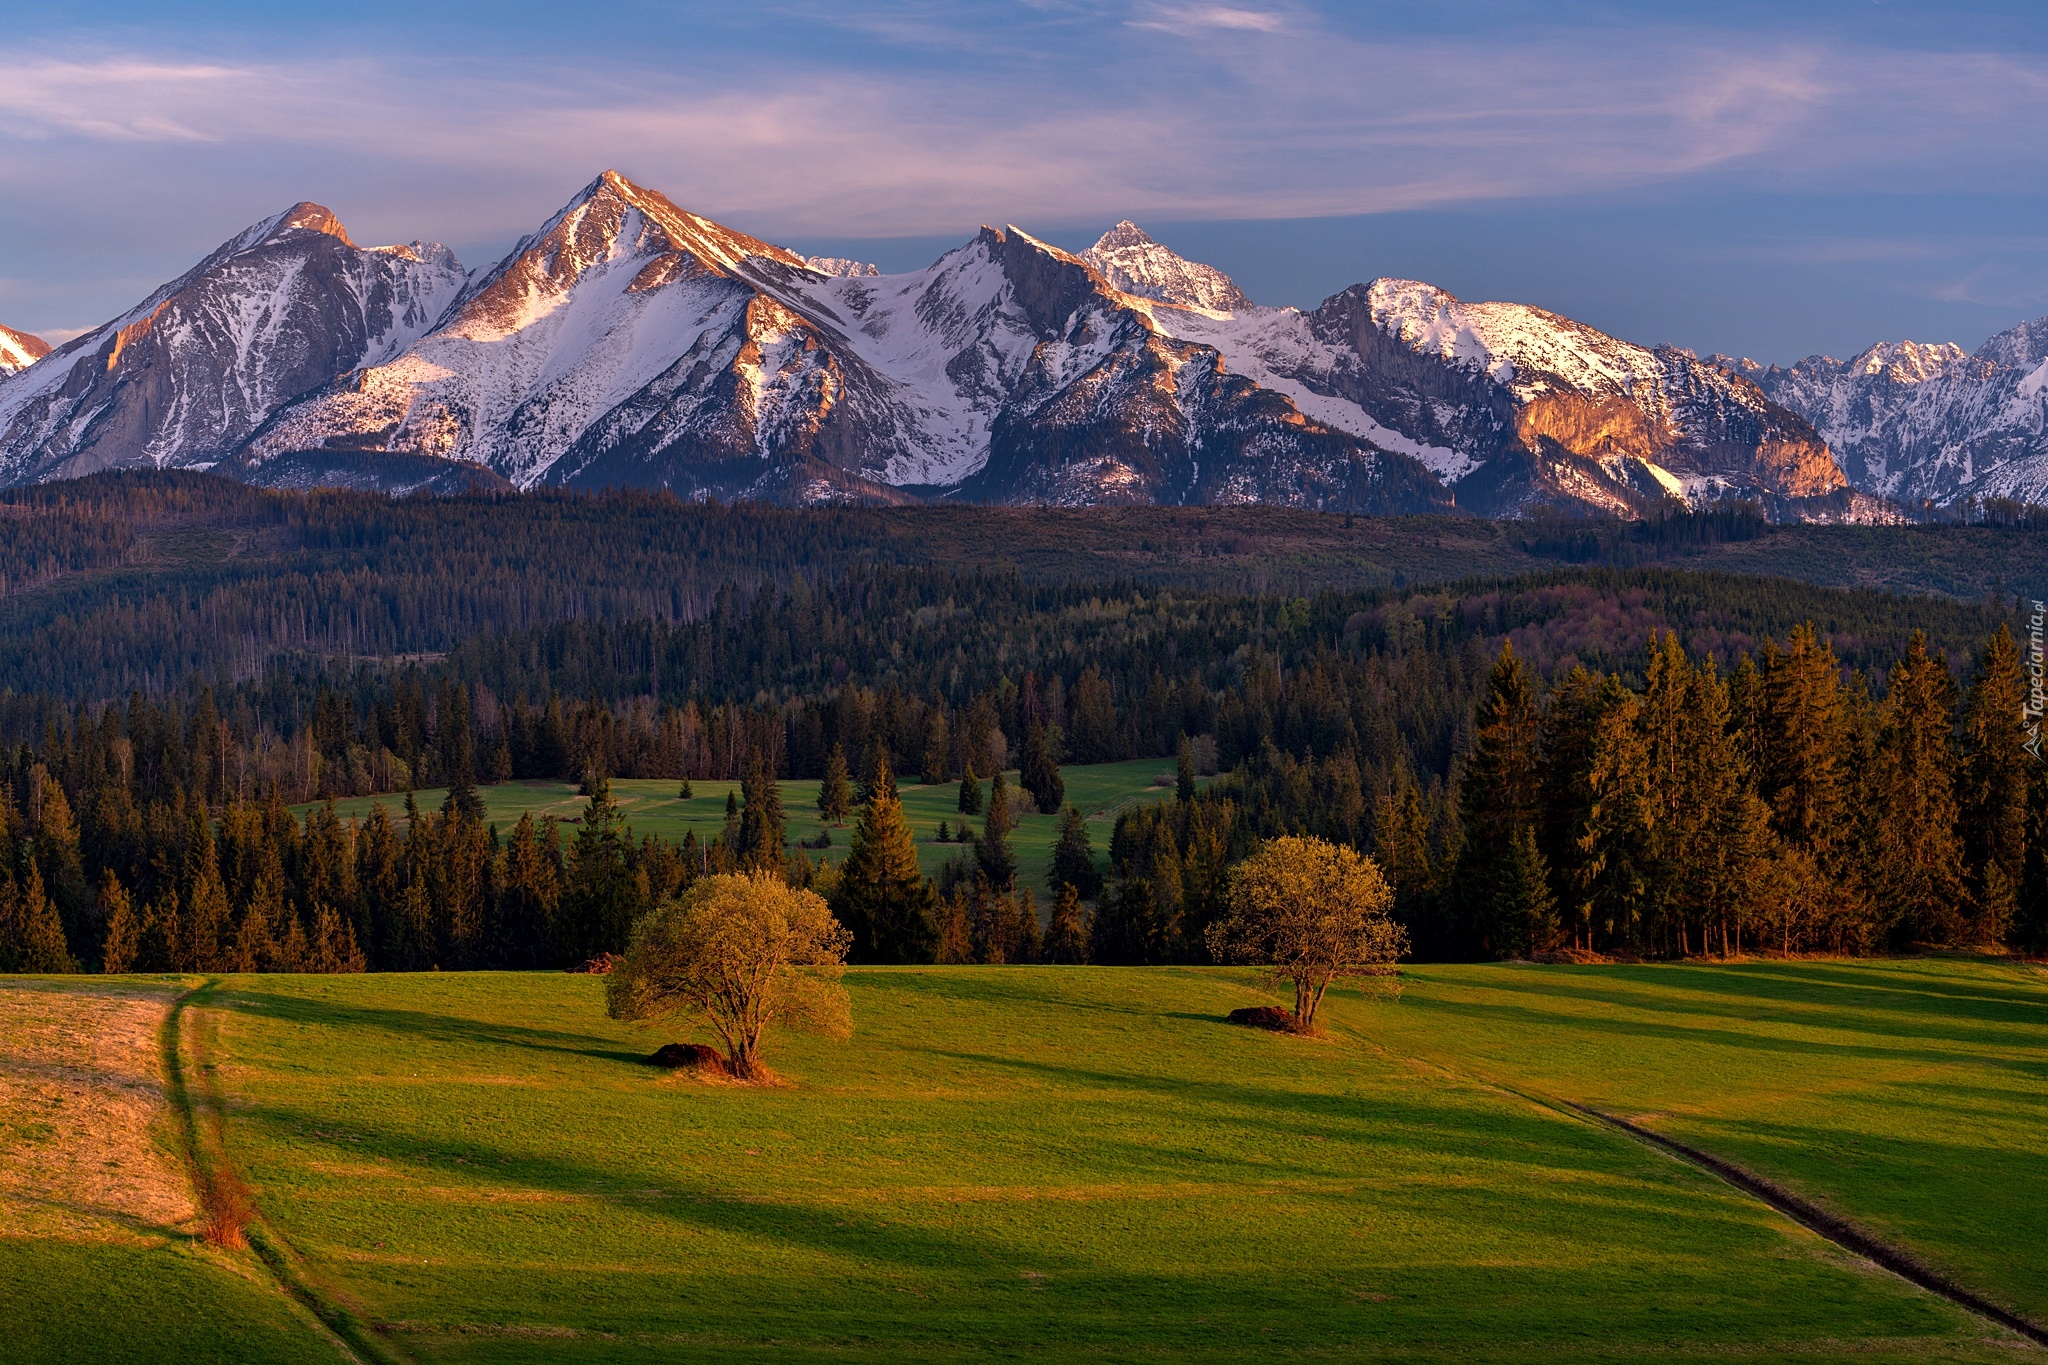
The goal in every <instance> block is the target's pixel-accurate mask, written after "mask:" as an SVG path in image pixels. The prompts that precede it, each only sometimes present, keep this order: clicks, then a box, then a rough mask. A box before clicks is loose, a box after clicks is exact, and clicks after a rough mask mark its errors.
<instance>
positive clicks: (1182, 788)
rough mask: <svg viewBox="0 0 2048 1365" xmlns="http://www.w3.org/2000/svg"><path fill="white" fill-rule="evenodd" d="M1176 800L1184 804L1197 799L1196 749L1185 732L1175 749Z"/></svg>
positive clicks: (1174, 787) (1174, 788) (1174, 793)
mask: <svg viewBox="0 0 2048 1365" xmlns="http://www.w3.org/2000/svg"><path fill="white" fill-rule="evenodd" d="M1173 767H1174V783H1173V795H1174V799H1175V800H1177V801H1181V802H1183V803H1185V802H1189V801H1192V800H1194V799H1195V749H1194V746H1193V745H1192V744H1190V743H1188V737H1187V734H1186V732H1185V731H1183V732H1182V734H1181V737H1180V743H1179V744H1178V745H1176V746H1175V748H1174V763H1173Z"/></svg>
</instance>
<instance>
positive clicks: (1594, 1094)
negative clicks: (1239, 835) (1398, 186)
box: [0, 960, 2048, 1362]
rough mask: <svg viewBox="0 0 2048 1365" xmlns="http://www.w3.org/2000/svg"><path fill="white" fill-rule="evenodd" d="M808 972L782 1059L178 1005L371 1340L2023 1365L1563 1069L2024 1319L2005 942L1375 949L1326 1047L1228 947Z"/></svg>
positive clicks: (516, 994) (545, 1351)
mask: <svg viewBox="0 0 2048 1365" xmlns="http://www.w3.org/2000/svg"><path fill="white" fill-rule="evenodd" d="M846 980H847V985H848V989H849V992H850V994H851V996H852V999H853V1007H854V1013H855V1018H856V1028H857V1031H856V1033H855V1035H854V1037H853V1038H852V1039H851V1040H850V1041H846V1042H832V1041H827V1040H821V1039H815V1038H809V1037H804V1036H801V1035H783V1036H779V1037H777V1038H776V1039H775V1040H774V1041H773V1042H772V1044H771V1047H770V1052H769V1061H770V1062H771V1064H772V1065H773V1066H774V1067H775V1068H776V1069H777V1070H778V1071H779V1072H780V1073H782V1074H783V1075H784V1076H785V1077H787V1078H788V1079H789V1081H790V1082H791V1084H790V1085H789V1086H787V1087H785V1088H747V1087H735V1086H720V1085H712V1084H706V1083H702V1082H698V1081H694V1080H690V1079H687V1078H685V1077H681V1076H676V1075H670V1074H668V1073H664V1072H661V1071H658V1070H656V1069H654V1068H651V1067H649V1066H647V1065H646V1064H645V1063H644V1062H642V1061H641V1060H640V1059H641V1057H642V1056H643V1055H644V1054H646V1053H647V1052H649V1051H651V1050H652V1049H653V1047H654V1046H655V1045H656V1044H657V1043H659V1042H661V1041H663V1040H666V1039H668V1038H672V1037H680V1036H687V1033H686V1031H685V1030H681V1029H657V1030H653V1031H648V1030H642V1029H637V1028H631V1027H627V1026H623V1025H617V1024H613V1023H611V1022H609V1021H608V1020H607V1019H606V1018H605V1017H604V1013H603V1009H602V1003H601V995H602V982H601V981H600V980H598V979H596V978H592V977H587V976H574V975H569V974H552V973H550V974H530V975H516V974H493V973H478V974H435V973H427V974H416V975H409V976H376V975H373V976H356V977H348V976H334V977H313V976H307V977H282V976H271V977H230V978H222V979H219V980H217V981H214V982H212V983H210V984H208V985H206V986H205V987H204V988H203V989H201V991H200V992H199V993H198V994H197V995H196V996H194V997H193V998H192V1000H191V1005H190V1008H188V1011H187V1017H188V1019H190V1020H193V1021H194V1022H195V1025H196V1029H195V1036H197V1037H200V1038H203V1039H204V1040H205V1046H206V1051H207V1056H206V1064H207V1065H208V1066H210V1067H211V1070H209V1071H207V1072H206V1074H207V1076H208V1077H209V1078H210V1084H212V1085H213V1086H215V1087H217V1089H218V1093H219V1094H220V1095H221V1096H223V1097H224V1100H225V1106H226V1115H227V1117H226V1126H225V1146H226V1151H227V1153H228V1156H229V1158H230V1159H231V1160H232V1161H233V1163H234V1164H235V1166H236V1168H237V1169H239V1171H240V1172H241V1173H242V1175H243V1178H244V1179H245V1180H246V1181H247V1183H248V1186H249V1189H250V1191H251V1193H252V1197H253V1199H254V1201H255V1204H256V1206H257V1207H258V1209H259V1210H260V1213H261V1216H262V1219H263V1220H264V1221H263V1225H262V1226H263V1227H264V1228H265V1229H266V1230H267V1236H268V1237H270V1238H271V1239H272V1240H273V1241H274V1242H275V1243H276V1244H277V1245H278V1246H279V1247H281V1248H283V1249H284V1251H285V1254H286V1255H287V1256H288V1257H289V1260H290V1264H291V1267H292V1273H293V1274H294V1275H295V1276H296V1277H297V1278H298V1279H299V1280H300V1281H301V1282H302V1283H303V1285H304V1286H305V1287H306V1288H307V1289H308V1290H309V1291H310V1292H311V1293H312V1294H313V1295H315V1296H316V1297H317V1299H318V1301H320V1302H321V1303H323V1304H325V1305H327V1307H328V1309H329V1311H330V1312H333V1313H339V1314H342V1315H345V1316H346V1318H347V1320H348V1321H350V1322H352V1323H355V1324H358V1325H359V1326H360V1328H361V1331H362V1333H363V1338H364V1340H365V1341H366V1342H367V1343H368V1344H367V1347H366V1348H365V1349H366V1350H368V1351H369V1352H371V1353H372V1354H382V1355H385V1356H387V1357H388V1358H390V1359H393V1360H401V1359H404V1360H414V1361H420V1362H429V1361H434V1362H438V1361H449V1362H455V1361H463V1362H515V1361H521V1362H523V1361H572V1362H573V1361H582V1360H593V1361H595V1360H606V1361H617V1360H632V1361H700V1360H721V1361H723V1360H731V1361H756V1360H758V1361H768V1360H777V1361H806V1360H819V1361H828V1360H832V1361H836V1360H888V1361H954V1360H984V1359H1007V1358H1017V1357H1025V1356H1031V1357H1038V1358H1047V1359H1055V1360H1066V1359H1080V1360H1103V1361H1124V1360H1162V1361H1164V1360H1215V1361H1236V1360H1251V1359H1283V1358H1287V1359H1294V1358H1308V1359H1345V1360H1353V1359H1369V1360H1415V1361H1452V1360H1455V1361H1471V1360H1481V1361H1518V1362H1525V1361H1538V1362H1540V1361H1584V1360H1644V1359H1659V1360H1662V1359H1693V1358H1698V1357H1703V1356H1706V1357H1727V1358H1731V1359H1740V1360H1782V1359H1805V1360H1834V1359H1855V1360H1858V1361H1931V1360H2012V1359H2030V1358H2034V1353H2035V1348H2033V1347H2031V1346H2028V1345H2026V1344H2024V1343H2022V1342H2019V1341H2018V1339H2017V1338H2014V1337H2012V1336H2010V1335H2009V1334H2005V1333H2003V1332H2001V1331H2000V1330H1999V1329H1997V1328H1995V1327H1992V1326H1990V1325H1988V1324H1986V1323H1984V1322H1983V1321H1981V1320H1979V1319H1976V1318H1974V1317H1971V1316H1970V1315H1968V1314H1966V1313H1964V1312H1962V1311H1961V1310H1959V1309H1956V1308H1954V1307H1952V1306H1950V1305H1949V1304H1947V1303H1946V1302H1944V1301H1942V1300H1940V1299H1938V1298H1935V1297H1934V1296H1932V1295H1929V1294H1927V1293H1924V1292H1922V1291H1920V1290H1917V1289H1915V1288H1913V1287H1911V1286H1909V1285H1907V1284H1905V1283H1904V1282H1903V1281H1900V1280H1898V1279H1895V1278H1894V1277H1892V1276H1890V1275H1888V1274H1885V1273H1883V1272H1880V1271H1878V1270H1876V1269H1875V1268H1873V1267H1871V1266H1869V1265H1868V1264H1866V1263H1864V1262H1862V1261H1860V1260H1857V1259H1856V1258H1853V1257H1851V1256H1849V1255H1847V1254H1845V1253H1843V1252H1841V1251H1839V1250H1837V1249H1836V1248H1834V1247H1832V1246H1831V1245H1829V1244H1828V1243H1826V1242H1824V1241H1822V1240H1821V1239H1820V1238H1818V1237H1816V1236H1815V1235H1813V1234H1811V1233H1808V1232H1806V1231H1805V1230H1803V1229H1801V1228H1799V1227H1797V1226H1796V1225H1794V1224H1792V1223H1790V1222H1789V1221H1787V1220H1786V1219H1784V1218H1782V1217H1780V1216H1779V1215H1778V1214H1776V1213H1774V1212H1773V1211H1771V1210H1770V1209H1768V1208H1766V1207H1764V1206H1762V1205H1761V1204H1759V1203H1757V1202H1755V1201H1754V1200H1752V1199H1750V1198H1748V1197H1746V1196H1744V1195H1741V1194H1739V1193H1738V1192H1736V1191H1734V1190H1732V1189H1731V1188H1729V1187H1727V1186H1726V1185H1724V1184H1722V1183H1721V1182H1719V1181H1717V1180H1716V1179H1714V1178H1712V1177H1710V1176H1708V1175H1706V1174H1704V1173H1702V1172H1700V1171H1697V1170H1695V1169H1694V1168H1692V1167H1691V1166H1688V1165H1686V1164H1683V1163H1681V1162H1678V1161H1676V1160H1673V1159H1671V1158H1669V1157H1667V1156H1664V1155H1662V1154H1660V1153H1659V1152H1657V1151H1655V1150H1653V1149H1651V1148H1649V1147H1648V1146H1646V1145H1644V1144H1642V1143H1640V1142H1638V1141H1637V1140H1635V1139H1632V1138H1630V1137H1628V1136H1626V1135H1624V1134H1621V1133H1619V1132H1616V1131H1614V1130H1612V1129H1609V1128H1607V1127H1605V1126H1602V1125H1599V1124H1597V1123H1594V1122H1591V1121H1589V1120H1587V1119H1585V1118H1583V1117H1581V1116H1579V1115H1576V1114H1574V1113H1573V1112H1572V1111H1570V1110H1569V1109H1568V1108H1567V1107H1566V1105H1565V1102H1566V1101H1572V1102H1577V1103H1581V1104H1586V1105H1590V1106H1593V1107H1595V1108H1600V1109H1602V1110H1604V1111H1606V1112H1610V1113H1616V1114H1620V1115H1623V1116H1625V1117H1629V1118H1632V1119H1635V1120H1637V1121H1639V1122H1642V1123H1644V1124H1646V1125H1648V1126H1650V1127H1653V1128H1656V1129H1658V1130H1660V1131H1665V1132H1668V1133H1670V1134H1672V1135H1673V1136H1678V1137H1681V1138H1683V1139H1684V1140H1685V1141H1688V1142H1690V1143H1693V1144H1694V1145H1697V1146H1700V1147H1703V1148H1706V1149H1708V1150H1711V1151H1714V1152H1716V1153H1717V1154H1720V1155H1723V1156H1726V1157H1728V1158H1730V1159H1733V1160H1736V1161H1738V1162H1740V1163H1742V1164H1744V1165H1746V1166H1750V1167H1752V1168H1754V1169H1756V1170H1758V1171H1760V1172H1763V1173H1765V1174H1768V1175H1770V1176H1772V1177H1773V1178H1775V1179H1778V1180H1780V1181H1782V1182H1783V1183H1785V1184H1787V1185H1791V1186H1793V1187H1795V1188H1797V1189H1798V1190H1799V1191H1801V1192H1802V1193H1805V1194H1807V1195H1809V1196H1810V1197H1812V1198H1815V1199H1816V1200H1819V1201H1821V1202H1823V1203H1825V1204H1827V1205H1828V1206H1830V1207H1831V1208H1833V1209H1835V1210H1837V1211H1839V1212H1842V1213H1844V1214H1846V1215H1848V1216H1850V1217H1852V1218H1854V1219H1855V1220H1857V1221H1858V1222H1860V1223H1862V1224H1864V1225H1865V1226H1866V1227H1869V1228H1872V1229H1876V1230H1879V1231H1881V1232H1882V1233H1883V1234H1884V1235H1885V1236H1886V1237H1888V1238H1890V1239H1892V1240H1894V1241H1897V1242H1899V1243H1901V1244H1904V1245H1906V1246H1908V1247H1910V1248H1911V1249H1913V1250H1914V1251H1916V1252H1918V1253H1919V1254H1920V1255H1921V1256H1922V1257H1923V1259H1925V1260H1927V1261H1929V1262H1931V1263H1933V1264H1935V1265H1936V1266H1938V1267H1940V1268H1942V1269H1944V1270H1946V1271H1948V1272H1949V1273H1950V1274H1952V1275H1953V1276H1955V1277H1956V1278H1958V1279H1959V1280H1962V1281H1964V1282H1966V1283H1968V1284H1969V1285H1970V1286H1971V1287H1973V1288H1975V1289H1977V1290H1979V1291H1981V1292H1983V1293H1985V1294H1987V1295H1989V1296H1990V1297H1992V1298H1994V1299H1996V1300H1999V1301H2001V1302H2004V1303H2006V1304H2008V1305H2009V1306H2011V1307H2014V1308H2018V1309H2020V1310H2022V1311H2024V1312H2030V1313H2034V1314H2040V1313H2042V1312H2043V1311H2044V1309H2048V1291H2044V1286H2048V1209H2044V1205H2043V1201H2042V1198H2041V1196H2042V1194H2043V1193H2044V1192H2048V1153H2044V1150H2043V1144H2042V1142H2041V1140H2040V1135H2041V1134H2042V1132H2043V1131H2044V1127H2043V1120H2044V1119H2048V976H2044V975H2043V973H2042V972H2041V971H2040V970H2039V969H2037V968H2033V967H2027V966H2023V965H2007V964H2002V963H1996V962H1985V961H1963V960H1953V961H1949V960H1920V961H1902V962H1852V963H1844V962H1757V963H1751V964H1738V965H1730V966H1711V967H1707V966H1703V967H1688V966H1658V967H1644V968H1615V967H1530V966H1517V965H1507V964H1488V965H1476V966H1422V967H1416V968H1412V969H1410V970H1409V972H1408V974H1407V988H1406V990H1405V992H1404V994H1403V995H1402V997H1401V998H1400V999H1399V1000H1398V1001H1384V1000H1371V999H1366V998H1364V997H1362V996H1359V995H1356V994H1352V993H1348V992H1346V993H1338V994H1333V996H1332V999H1331V1002H1330V1003H1329V1004H1328V1005H1327V1006H1326V1011H1327V1013H1328V1016H1329V1017H1328V1019H1327V1023H1328V1025H1329V1029H1330V1036H1329V1037H1328V1038H1327V1039H1325V1040H1304V1039H1298V1038H1291V1037H1283V1036H1276V1035H1269V1034H1263V1033H1257V1032H1252V1031H1248V1030H1243V1029H1238V1028H1233V1027H1230V1026H1229V1025H1227V1024H1225V1023H1224V1022H1223V1016H1224V1014H1226V1013H1227V1012H1228V1011H1229V1010H1230V1009H1232V1008H1235V1007H1237V1006H1239V1005H1242V1004H1246V1003H1254V1002H1261V1001H1264V1000H1268V999H1270V998H1271V997H1270V996H1269V995H1267V994H1266V993H1265V992H1264V991H1263V990H1262V989H1261V988H1260V987H1259V985H1258V984H1257V983H1256V982H1255V981H1254V979H1253V978H1251V977H1250V976H1249V975H1247V974H1245V973H1243V972H1240V971H1236V970H1225V969H1193V968H1189V969H1181V968H1089V967H1083V968H1062V967H958V968H950V967H927V968H916V967H909V968H863V969H851V970H849V971H848V973H847V978H846ZM0 1273H4V1272H0ZM66 1273H69V1272H64V1271H63V1270H62V1269H61V1268H60V1267H57V1266H55V1264H54V1263H52V1266H51V1268H50V1269H48V1270H46V1271H44V1272H43V1274H44V1276H45V1277H46V1280H49V1281H59V1282H58V1283H48V1284H47V1285H46V1288H47V1289H48V1290H49V1291H50V1292H52V1293H69V1294H70V1295H71V1296H72V1297H74V1298H82V1297H85V1296H86V1294H85V1291H84V1290H82V1289H80V1288H79V1287H78V1286H77V1285H75V1284H68V1282H61V1281H63V1276H64V1274H66ZM75 1273H76V1274H78V1275H81V1276H83V1275H86V1274H89V1273H90V1271H89V1268H87V1267H85V1266H84V1265H82V1264H81V1265H80V1266H79V1267H78V1269H77V1271H76V1272H75ZM8 1283H9V1282H8V1281H7V1280H6V1279H4V1278H0V1285H7V1284H8ZM13 1283H14V1284H16V1285H18V1284H20V1283H21V1279H20V1277H19V1276H16V1277H15V1279H14V1281H13ZM19 1311H21V1310H20V1309H18V1308H16V1309H0V1313H15V1312H19ZM106 1311H109V1310H103V1311H102V1314H101V1316H102V1317H104V1316H106ZM222 1312H223V1317H222V1326H221V1330H222V1331H223V1332H227V1331H228V1330H229V1329H230V1327H235V1330H238V1331H241V1332H243V1334H244V1335H245V1336H246V1335H247V1331H248V1322H247V1320H246V1318H245V1317H244V1318H238V1317H237V1315H238V1314H241V1313H242V1312H243V1310H242V1309H240V1308H237V1307H236V1306H234V1305H231V1304H227V1303H223V1305H222ZM238 1322H239V1323H240V1326H238V1327H236V1326H235V1325H236V1323H238ZM15 1339H16V1340H19V1339H20V1337H19V1336H18V1335H17V1336H16V1338H15ZM31 1339H32V1340H33V1338H31ZM238 1351H239V1348H238ZM30 1358H32V1359H33V1358H37V1357H35V1356H33V1355H32V1356H31V1357H30ZM42 1358H48V1359H66V1358H73V1357H69V1356H65V1355H62V1354H51V1355H46V1356H44V1357H42ZM163 1358H166V1359H170V1358H176V1359H181V1360H182V1359H212V1358H220V1359H244V1358H256V1357H253V1356H250V1355H248V1354H247V1353H246V1352H239V1353H229V1352H225V1351H224V1352H221V1353H219V1354H218V1355H217V1356H210V1355H208V1354H206V1353H205V1351H203V1350H192V1351H183V1350H181V1352H180V1353H179V1354H177V1355H175V1356H170V1355H167V1356H165V1357H163ZM276 1358H279V1359H290V1358H305V1357H304V1356H303V1355H302V1354H300V1355H295V1354H294V1351H293V1350H292V1349H287V1348H286V1347H284V1346H280V1347H279V1349H278V1352H277V1355H276ZM337 1358H338V1357H337Z"/></svg>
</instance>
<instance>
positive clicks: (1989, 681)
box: [1957, 626, 2041, 944]
mask: <svg viewBox="0 0 2048 1365" xmlns="http://www.w3.org/2000/svg"><path fill="white" fill-rule="evenodd" d="M2026 704H2027V686H2026V678H2025V676H2024V674H2023V673H2022V672H2021V670H2020V655H2019V647H2018V646H2017V645H2016V644H2014V642H2013V638H2012V632H2010V631H2008V630H2007V629H2006V628H2005V627H2004V626H2000V627H1999V628H1998V633H1997V634H1996V635H1994V636H1992V637H1991V638H1990V639H1989V640H1988V641H1986V642H1985V645H1984V651H1983V653H1982V654H1981V655H1980V656H1979V658H1978V662H1977V674H1976V677H1975V678H1973V679H1972V680H1971V683H1970V691H1969V695H1968V696H1967V697H1966V698H1965V699H1964V702H1963V725H1962V735H1963V767H1962V773H1961V782H1960V787H1959V790H1958V792H1957V797H1958V801H1959V804H1960V806H1961V811H1962V832H1963V854H1964V858H1965V860H1966V863H1967V865H1968V869H1969V879H1970V889H1971V892H1972V899H1973V901H1974V902H1975V905H1976V910H1977V915H1976V924H1975V926H1974V930H1975V937H1976V938H1977V940H1978V941H1979V942H1981V943H1985V944H1996V943H2001V942H2003V941H2004V940H2005V938H2006V936H2007V934H2008V932H2009V931H2010V929H2011V927H2012V924H2013V916H2014V914H2015V912H2016V910H2017V908H2018V894H2019V890H2020V887H2021V886H2022V885H2023V883H2024V882H2025V879H2026V866H2027V807H2028V798H2029V796H2030V794H2031V793H2030V788H2031V786H2032V785H2033V784H2034V783H2035V782H2037V781H2038V780H2039V779H2040V766H2041V761H2040V759H2038V758H2036V757H2035V756H2034V755H2033V754H2032V753H2030V752H2029V751H2028V749H2027V743H2028V739H2029V735H2028V732H2027V725H2026V715H2025V708H2026Z"/></svg>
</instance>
